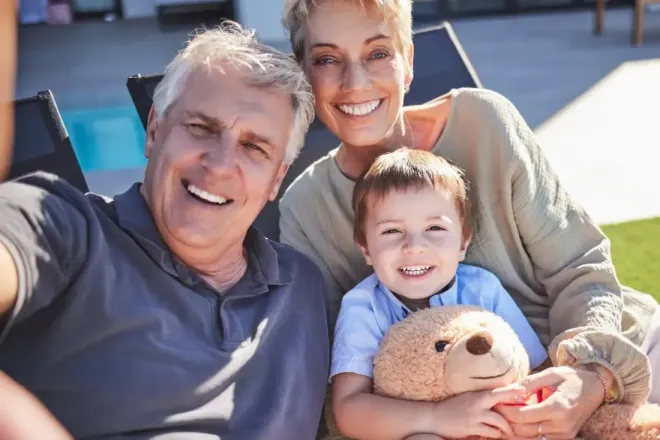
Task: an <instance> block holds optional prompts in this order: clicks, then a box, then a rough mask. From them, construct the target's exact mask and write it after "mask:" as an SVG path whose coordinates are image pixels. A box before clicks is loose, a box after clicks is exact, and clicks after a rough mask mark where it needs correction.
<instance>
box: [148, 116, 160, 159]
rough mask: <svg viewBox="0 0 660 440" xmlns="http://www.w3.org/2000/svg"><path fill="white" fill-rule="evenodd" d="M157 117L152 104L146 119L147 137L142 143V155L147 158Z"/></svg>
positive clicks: (156, 125) (154, 133)
mask: <svg viewBox="0 0 660 440" xmlns="http://www.w3.org/2000/svg"><path fill="white" fill-rule="evenodd" d="M158 122H159V121H158V117H157V115H156V109H155V108H154V106H153V105H152V106H151V109H150V110H149V118H148V119H147V133H146V134H147V137H146V141H145V144H144V156H145V157H146V158H147V159H148V158H149V155H150V154H151V150H152V149H153V146H154V141H155V139H156V129H157V128H158Z"/></svg>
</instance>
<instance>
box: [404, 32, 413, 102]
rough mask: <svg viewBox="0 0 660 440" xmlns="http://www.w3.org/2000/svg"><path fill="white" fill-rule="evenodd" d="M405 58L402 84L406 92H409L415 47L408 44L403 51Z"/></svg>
mask: <svg viewBox="0 0 660 440" xmlns="http://www.w3.org/2000/svg"><path fill="white" fill-rule="evenodd" d="M405 57H406V74H405V77H404V79H403V81H404V84H405V86H406V91H408V90H410V84H411V83H412V80H413V77H414V76H415V75H414V72H413V70H414V69H413V65H414V60H415V46H414V45H413V44H412V43H410V44H409V45H408V48H407V49H406V51H405Z"/></svg>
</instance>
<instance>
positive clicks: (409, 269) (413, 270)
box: [399, 266, 431, 276]
mask: <svg viewBox="0 0 660 440" xmlns="http://www.w3.org/2000/svg"><path fill="white" fill-rule="evenodd" d="M399 270H400V271H401V272H403V273H404V274H406V275H413V276H415V275H416V276H419V275H424V274H425V273H426V272H428V271H429V270H431V266H406V267H402V268H400V269H399Z"/></svg>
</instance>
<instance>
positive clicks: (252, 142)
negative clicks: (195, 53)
mask: <svg viewBox="0 0 660 440" xmlns="http://www.w3.org/2000/svg"><path fill="white" fill-rule="evenodd" d="M224 70H225V73H222V72H220V71H219V70H217V69H214V70H211V71H210V72H209V73H207V72H205V71H195V72H193V73H192V74H191V75H190V77H189V78H188V79H187V81H186V83H185V87H184V90H183V92H182V94H181V96H180V97H179V98H178V99H177V100H176V101H175V103H174V105H173V106H172V107H171V108H170V109H169V110H168V112H167V114H166V115H165V117H164V118H163V120H162V121H156V120H151V121H150V124H149V127H148V133H147V146H146V147H147V156H148V158H149V161H148V164H147V171H146V175H145V192H146V193H147V199H148V201H149V204H150V207H151V210H152V213H153V215H154V218H155V221H156V224H157V226H158V229H159V231H160V232H161V234H162V235H163V237H164V239H165V241H166V242H167V243H168V245H170V246H171V247H172V246H177V245H178V246H179V249H178V252H177V253H178V254H180V253H182V252H184V253H185V250H182V249H181V246H183V247H185V248H203V249H209V248H213V247H214V246H216V245H218V246H221V247H222V246H226V244H227V243H228V242H230V243H238V242H242V240H243V237H244V236H245V233H246V231H247V229H248V228H249V227H250V225H251V224H252V223H253V221H254V220H255V218H256V217H257V215H258V214H259V212H260V211H261V209H262V208H263V206H264V204H265V203H266V202H267V201H268V200H269V199H273V198H274V197H275V195H276V194H277V190H278V188H279V184H280V183H281V180H282V178H283V177H284V173H285V172H286V169H287V166H286V165H284V164H283V161H284V155H285V151H286V147H287V143H288V141H289V135H290V133H291V127H292V124H293V118H294V110H293V105H292V102H291V99H290V97H289V95H288V94H287V93H286V92H283V91H279V90H275V89H268V88H264V87H255V86H252V85H249V84H247V83H246V81H244V79H243V76H242V74H241V72H240V71H237V70H235V69H232V68H225V69H224ZM188 251H189V249H188ZM182 258H185V256H182Z"/></svg>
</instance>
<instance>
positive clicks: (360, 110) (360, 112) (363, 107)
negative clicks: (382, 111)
mask: <svg viewBox="0 0 660 440" xmlns="http://www.w3.org/2000/svg"><path fill="white" fill-rule="evenodd" d="M379 105H380V99H376V100H375V101H369V102H363V103H362V104H355V105H346V104H341V105H338V106H337V107H339V110H341V111H343V112H344V113H347V114H349V115H353V116H366V115H368V114H369V113H371V112H373V111H374V110H376V108H377V107H378V106H379Z"/></svg>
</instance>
